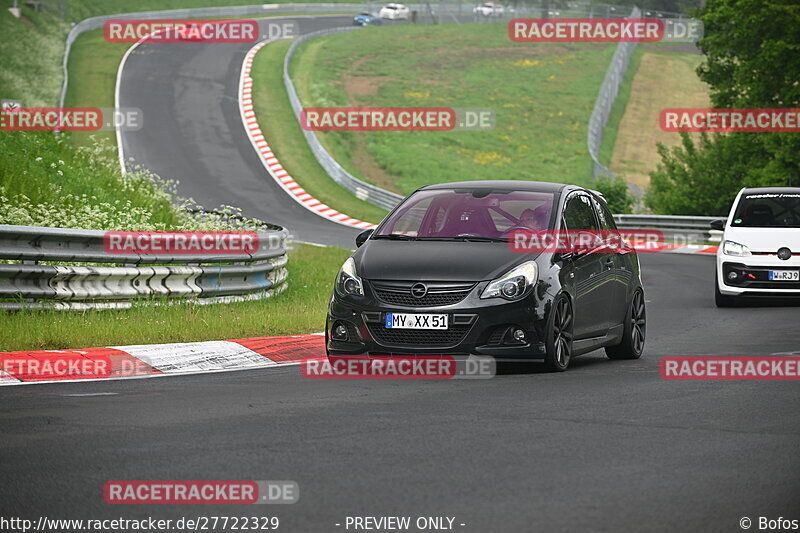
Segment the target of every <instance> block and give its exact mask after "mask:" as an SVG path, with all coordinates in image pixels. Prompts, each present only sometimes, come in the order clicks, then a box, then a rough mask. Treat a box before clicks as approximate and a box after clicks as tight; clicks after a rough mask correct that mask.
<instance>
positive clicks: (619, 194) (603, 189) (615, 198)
mask: <svg viewBox="0 0 800 533" xmlns="http://www.w3.org/2000/svg"><path fill="white" fill-rule="evenodd" d="M592 187H593V188H594V189H595V190H597V191H598V192H600V193H601V194H602V195H603V197H604V198H605V199H606V202H607V203H608V207H609V209H611V212H612V213H614V214H615V215H619V214H627V213H632V212H633V197H632V196H631V195H630V193H629V192H628V184H627V183H626V182H625V180H622V179H619V178H612V177H607V176H600V177H599V178H597V179H596V180H595V182H594V184H593V185H592Z"/></svg>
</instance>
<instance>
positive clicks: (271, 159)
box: [239, 41, 375, 229]
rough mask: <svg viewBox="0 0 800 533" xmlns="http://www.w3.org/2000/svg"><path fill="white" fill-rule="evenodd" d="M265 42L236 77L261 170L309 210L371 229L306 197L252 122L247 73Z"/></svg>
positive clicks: (254, 49) (250, 82) (250, 81)
mask: <svg viewBox="0 0 800 533" xmlns="http://www.w3.org/2000/svg"><path fill="white" fill-rule="evenodd" d="M269 42H271V41H262V42H260V43H258V44H256V45H255V46H254V47H252V48H251V49H250V50H249V51H248V52H247V55H245V57H244V62H243V63H242V72H241V75H240V77H239V111H240V113H241V115H242V122H243V123H244V129H245V131H247V136H248V137H249V138H250V142H251V143H252V145H253V148H255V150H256V152H257V153H258V155H259V157H260V158H261V163H262V164H263V165H264V168H265V169H267V172H268V173H269V175H270V176H272V178H273V179H274V180H275V181H276V182H277V183H278V185H280V186H281V187H282V188H283V190H284V191H286V194H288V195H289V196H290V197H291V198H293V199H294V200H295V201H296V202H298V203H299V204H300V205H302V206H303V207H305V208H306V209H308V210H309V211H312V212H314V213H316V214H317V215H319V216H321V217H324V218H327V219H328V220H332V221H333V222H338V223H339V224H343V225H345V226H350V227H354V228H362V229H368V228H374V227H375V224H371V223H369V222H364V221H362V220H357V219H355V218H353V217H350V216H347V215H345V214H344V213H340V212H339V211H336V210H335V209H333V208H331V207H328V206H327V205H325V204H324V203H322V202H320V201H319V200H317V199H316V198H314V197H313V196H311V195H310V194H308V193H307V192H306V191H305V189H303V188H302V187H301V186H300V184H298V183H297V182H296V181H295V180H294V178H292V176H290V175H289V173H288V172H286V169H284V168H283V166H282V165H281V163H280V161H278V158H277V157H275V154H273V153H272V150H271V149H270V147H269V144H267V141H266V139H265V138H264V134H263V133H262V132H261V128H260V127H259V125H258V121H257V120H256V114H255V111H254V109H253V78H251V77H250V71H251V70H252V68H253V58H254V57H255V55H256V53H257V52H258V51H259V50H261V48H262V47H264V46H265V45H266V44H268V43H269Z"/></svg>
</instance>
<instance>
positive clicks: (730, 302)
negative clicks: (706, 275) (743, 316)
mask: <svg viewBox="0 0 800 533" xmlns="http://www.w3.org/2000/svg"><path fill="white" fill-rule="evenodd" d="M714 303H715V304H716V305H717V307H736V304H737V302H736V297H735V296H728V295H727V294H722V293H721V292H720V291H719V276H718V275H715V276H714Z"/></svg>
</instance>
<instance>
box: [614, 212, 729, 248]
mask: <svg viewBox="0 0 800 533" xmlns="http://www.w3.org/2000/svg"><path fill="white" fill-rule="evenodd" d="M720 218H723V217H695V216H680V215H614V222H616V224H617V227H619V228H621V229H655V230H659V231H661V233H662V234H663V235H664V236H665V237H666V238H669V239H670V240H673V241H679V240H680V241H683V242H684V243H686V244H691V243H705V242H719V241H720V240H721V238H722V232H721V231H718V230H713V229H711V225H710V224H711V221H712V220H718V219H720Z"/></svg>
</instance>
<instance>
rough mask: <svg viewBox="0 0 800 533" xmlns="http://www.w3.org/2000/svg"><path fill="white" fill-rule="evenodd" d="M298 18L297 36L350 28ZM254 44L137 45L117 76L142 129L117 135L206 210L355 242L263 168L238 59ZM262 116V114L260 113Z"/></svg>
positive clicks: (332, 241) (341, 20) (129, 153)
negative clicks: (239, 213) (221, 209)
mask: <svg viewBox="0 0 800 533" xmlns="http://www.w3.org/2000/svg"><path fill="white" fill-rule="evenodd" d="M287 20H296V21H297V24H298V30H299V33H300V34H306V33H311V32H314V31H318V30H322V29H327V28H335V27H341V26H349V25H350V24H352V20H353V17H352V16H316V17H314V16H312V17H294V18H292V17H288V18H269V19H260V22H259V24H260V26H261V28H262V34H264V32H266V29H265V24H268V23H270V22H278V21H287ZM252 46H253V43H244V44H220V43H214V44H203V43H166V44H165V43H152V42H145V43H142V44H141V45H139V46H137V47H136V49H134V51H133V52H132V53H131V54H130V55H129V56H128V59H127V60H126V62H125V66H124V68H123V70H122V75H121V78H120V90H119V104H120V107H128V108H130V107H133V108H139V109H141V110H142V117H143V121H142V122H143V127H142V129H140V130H138V131H129V132H124V133H123V134H122V145H123V147H124V154H125V159H126V161H127V160H128V159H130V158H132V159H133V160H134V164H136V165H141V166H143V167H144V168H147V169H149V170H151V171H152V172H154V173H156V174H158V175H159V176H161V177H162V178H165V179H170V180H177V181H178V182H179V186H178V192H179V193H180V195H181V196H183V197H185V198H192V199H194V200H195V201H196V202H198V203H199V204H200V205H202V206H203V207H205V208H207V209H210V208H215V207H217V206H219V205H222V204H225V205H232V206H236V207H240V208H241V209H242V210H243V213H244V215H245V216H248V217H255V218H260V219H262V220H266V221H268V222H273V223H276V224H280V225H282V226H285V227H287V228H288V229H289V230H290V232H291V233H292V235H293V236H294V237H295V238H296V239H297V240H300V241H304V242H312V243H319V244H327V245H335V246H343V247H346V248H352V247H353V246H354V242H353V239H354V238H355V236H356V235H357V234H358V232H359V231H360V230H358V229H354V228H349V227H346V226H343V225H340V224H329V223H323V224H320V221H321V220H322V219H321V217H320V216H319V215H317V214H314V213H312V212H310V211H309V210H308V209H306V208H305V207H303V206H301V205H300V204H298V203H297V202H295V201H294V200H292V199H290V198H289V197H288V196H287V195H286V193H285V192H284V191H283V189H282V188H281V187H280V186H278V184H276V183H275V181H274V180H273V179H272V177H270V176H269V174H267V171H266V170H265V169H264V167H263V165H262V164H261V161H260V159H259V157H258V156H257V154H256V152H255V150H254V149H253V146H252V145H251V144H250V140H249V139H248V137H247V134H246V132H245V129H244V126H243V124H242V119H241V115H240V113H239V102H238V91H239V75H240V72H241V66H242V61H243V60H244V56H245V54H246V53H247V51H248V50H249V49H250V48H251V47H252ZM261 120H262V122H263V118H261Z"/></svg>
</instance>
